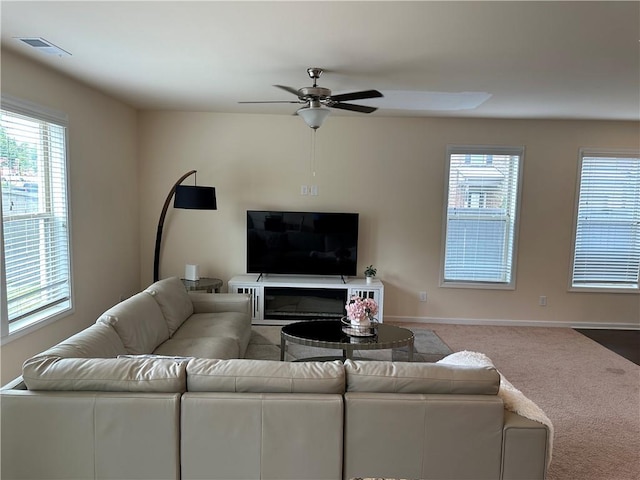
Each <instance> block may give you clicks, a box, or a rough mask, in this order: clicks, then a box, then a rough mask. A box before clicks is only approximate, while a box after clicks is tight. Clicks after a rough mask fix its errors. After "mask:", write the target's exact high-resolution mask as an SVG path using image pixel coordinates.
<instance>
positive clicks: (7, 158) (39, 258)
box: [0, 99, 71, 332]
mask: <svg viewBox="0 0 640 480" xmlns="http://www.w3.org/2000/svg"><path fill="white" fill-rule="evenodd" d="M40 117H47V116H46V115H41V116H40ZM0 166H1V169H2V181H1V190H2V222H3V251H2V254H3V260H4V262H3V265H4V272H3V275H4V279H5V282H4V285H6V291H5V292H3V293H4V295H3V296H2V298H3V299H4V301H6V312H7V317H8V322H9V329H8V330H9V332H11V330H12V325H16V324H18V323H21V324H24V323H31V322H32V321H36V320H40V319H43V318H47V317H49V316H51V315H53V314H57V313H59V312H61V311H64V310H65V309H69V308H70V305H71V300H70V299H71V271H70V270H71V269H70V249H69V224H68V202H67V179H66V175H67V172H66V125H65V124H64V122H62V121H60V122H55V121H52V120H51V119H50V118H39V116H37V113H25V109H24V108H15V109H9V108H7V105H6V104H5V102H4V99H3V107H2V110H1V111H0ZM3 310H4V309H3Z"/></svg>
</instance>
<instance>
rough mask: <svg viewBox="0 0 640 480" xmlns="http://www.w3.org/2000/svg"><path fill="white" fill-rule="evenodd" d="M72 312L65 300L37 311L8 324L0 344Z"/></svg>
mask: <svg viewBox="0 0 640 480" xmlns="http://www.w3.org/2000/svg"><path fill="white" fill-rule="evenodd" d="M72 313H73V307H72V306H71V302H70V301H68V302H65V303H63V304H60V305H56V306H55V307H51V308H49V309H47V310H43V311H42V312H39V313H38V314H37V315H32V316H30V317H29V318H25V319H23V320H19V321H16V322H14V323H11V324H10V325H9V334H8V335H7V336H5V337H2V340H0V345H5V344H7V343H9V342H12V341H13V340H16V339H18V338H20V337H23V336H25V335H28V334H30V333H33V332H35V331H36V330H39V329H40V328H42V327H45V326H47V325H50V324H52V323H54V322H56V321H58V320H60V319H62V318H64V317H67V316H69V315H71V314H72Z"/></svg>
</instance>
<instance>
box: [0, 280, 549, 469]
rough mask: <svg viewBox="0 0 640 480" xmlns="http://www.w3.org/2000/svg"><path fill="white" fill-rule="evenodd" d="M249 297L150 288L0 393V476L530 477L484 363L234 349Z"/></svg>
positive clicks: (536, 446) (537, 452)
mask: <svg viewBox="0 0 640 480" xmlns="http://www.w3.org/2000/svg"><path fill="white" fill-rule="evenodd" d="M249 308H250V301H249V298H248V297H246V296H244V295H236V294H202V293H200V294H194V293H187V292H186V291H185V290H184V288H183V287H182V284H181V283H180V281H179V280H178V279H167V280H162V281H160V282H157V283H155V284H154V285H152V286H151V287H149V288H148V289H147V290H145V291H144V292H141V293H140V294H138V295H135V296H134V297H132V298H130V299H128V300H125V301H124V302H122V303H120V304H118V305H116V306H115V307H113V308H112V309H110V310H108V311H107V312H105V314H104V315H102V316H101V317H100V318H99V319H98V322H97V323H96V324H94V325H92V326H90V327H89V328H87V329H86V330H84V331H82V332H80V333H78V334H76V335H74V336H72V337H70V338H69V339H67V340H65V341H63V342H61V343H60V344H58V345H56V346H54V347H52V348H51V349H49V350H47V351H45V352H43V353H41V354H39V355H36V356H35V357H33V358H31V359H29V360H27V361H26V362H25V364H24V367H23V376H22V377H20V378H18V379H16V380H15V381H14V382H12V383H11V384H9V385H7V386H5V387H3V389H2V390H0V402H1V404H0V406H1V408H2V424H1V428H2V439H1V440H2V444H1V445H2V448H1V453H2V457H1V460H2V463H1V467H0V468H1V470H0V478H2V479H3V480H9V479H43V480H44V479H81V480H86V479H114V480H115V479H119V480H133V479H149V480H163V479H182V480H187V479H194V480H195V479H206V480H218V479H220V480H222V479H225V480H229V479H242V480H247V479H273V480H284V479H295V480H304V479H309V480H321V479H334V480H339V479H349V478H353V477H392V478H412V479H418V478H420V479H426V478H429V479H445V478H452V479H474V480H477V479H484V478H486V479H518V478H521V479H542V478H544V477H545V472H546V457H547V453H548V449H549V448H550V447H549V442H548V437H547V435H548V429H547V427H545V426H544V425H543V424H541V423H537V422H534V421H531V420H527V419H526V418H524V417H521V416H519V415H517V414H515V413H512V412H509V411H507V410H505V408H504V403H503V401H502V399H501V398H500V397H499V396H498V395H497V393H498V388H499V385H500V376H499V374H498V372H497V371H496V370H495V369H494V368H492V367H489V366H484V367H462V366H455V365H444V364H420V363H402V362H373V361H372V362H367V361H351V360H347V361H346V362H345V363H344V364H343V363H342V362H341V361H333V362H301V363H289V362H275V361H266V360H248V359H243V358H241V357H243V356H244V353H245V351H246V348H247V344H248V342H249V336H250V331H251V325H250V315H249Z"/></svg>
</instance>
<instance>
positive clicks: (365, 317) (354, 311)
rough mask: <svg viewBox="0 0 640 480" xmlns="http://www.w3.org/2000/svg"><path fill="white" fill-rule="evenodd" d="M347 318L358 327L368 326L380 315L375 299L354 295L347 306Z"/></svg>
mask: <svg viewBox="0 0 640 480" xmlns="http://www.w3.org/2000/svg"><path fill="white" fill-rule="evenodd" d="M345 308H346V310H347V318H348V319H349V320H350V321H351V323H353V324H356V325H362V324H364V325H366V324H368V323H369V322H370V321H371V320H372V318H373V317H374V315H376V314H377V313H378V304H377V303H376V302H375V300H374V299H373V298H362V297H359V296H357V295H353V296H352V297H351V298H350V299H349V301H348V302H347V304H346V306H345Z"/></svg>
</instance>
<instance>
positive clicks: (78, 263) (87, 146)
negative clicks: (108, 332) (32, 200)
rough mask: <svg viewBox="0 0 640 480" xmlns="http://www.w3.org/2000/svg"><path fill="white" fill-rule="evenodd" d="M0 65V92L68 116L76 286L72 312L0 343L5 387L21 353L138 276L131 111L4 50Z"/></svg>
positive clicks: (98, 308) (115, 296)
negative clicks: (0, 71) (19, 336)
mask: <svg viewBox="0 0 640 480" xmlns="http://www.w3.org/2000/svg"><path fill="white" fill-rule="evenodd" d="M61 61H63V60H61ZM1 66H2V84H1V88H2V93H8V94H11V95H13V96H15V97H19V98H22V99H25V100H29V101H31V102H35V103H38V104H40V105H43V106H47V107H50V108H53V109H56V110H59V111H63V112H66V113H67V114H68V116H69V163H70V185H71V188H70V195H71V210H70V211H71V228H72V248H73V252H72V261H73V279H74V291H75V312H74V313H73V314H72V315H70V316H68V317H66V318H64V319H62V320H60V321H58V322H56V323H54V324H52V325H48V326H46V327H43V328H41V329H39V330H37V331H36V332H34V333H30V334H28V335H25V336H23V337H21V338H17V339H15V340H12V341H10V342H9V343H6V344H5V345H2V347H1V359H2V370H1V375H2V377H1V379H0V380H1V382H2V384H4V383H6V382H7V381H9V380H10V379H11V378H13V377H16V376H17V375H19V374H20V371H21V366H22V362H23V361H24V360H25V359H26V358H28V357H30V356H31V355H33V354H35V353H37V352H40V351H42V350H44V349H45V348H47V347H49V346H51V345H53V344H55V343H57V342H59V341H60V340H62V339H64V338H66V337H68V336H69V335H71V334H73V333H75V332H77V331H79V330H81V329H83V328H85V327H87V326H88V325H90V324H92V323H94V322H95V321H96V318H97V316H98V315H100V313H102V312H103V311H104V310H105V309H106V308H108V307H109V306H111V305H113V304H115V303H117V302H118V301H119V300H120V297H121V295H131V294H132V293H134V292H136V291H137V290H138V287H139V284H140V280H139V229H138V221H139V208H138V172H137V163H136V162H137V158H136V156H137V114H136V111H135V110H134V109H132V108H130V107H128V106H126V105H124V104H122V103H120V102H117V101H114V100H113V99H111V98H109V97H107V96H105V95H103V94H101V93H99V92H97V91H96V90H93V89H91V88H88V87H87V86H85V85H82V84H80V83H77V82H75V81H72V80H70V79H69V78H67V77H65V76H61V75H59V74H56V73H53V72H52V71H51V70H48V69H45V68H42V67H40V66H38V65H36V64H34V63H32V62H30V61H28V60H25V59H23V58H22V57H18V56H15V55H14V54H12V53H10V52H6V51H2V65H1Z"/></svg>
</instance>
